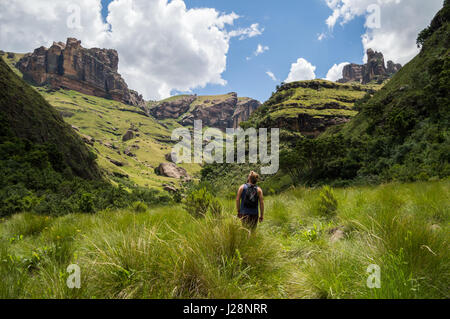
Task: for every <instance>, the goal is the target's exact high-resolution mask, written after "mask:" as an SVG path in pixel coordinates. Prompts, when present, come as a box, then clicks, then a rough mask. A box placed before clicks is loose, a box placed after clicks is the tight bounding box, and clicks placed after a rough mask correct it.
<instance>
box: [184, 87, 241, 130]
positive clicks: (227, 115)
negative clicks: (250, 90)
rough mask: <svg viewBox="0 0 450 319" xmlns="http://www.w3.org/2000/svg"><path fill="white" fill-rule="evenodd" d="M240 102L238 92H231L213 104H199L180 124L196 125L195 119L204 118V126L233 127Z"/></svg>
mask: <svg viewBox="0 0 450 319" xmlns="http://www.w3.org/2000/svg"><path fill="white" fill-rule="evenodd" d="M237 103H238V97H237V94H236V93H230V94H228V96H227V97H225V98H224V99H221V100H220V101H218V102H217V103H213V104H212V105H211V106H209V105H208V106H204V105H202V104H199V105H197V106H196V107H195V108H194V110H192V112H191V114H189V115H188V116H186V117H184V118H183V119H182V120H181V122H180V124H182V125H185V126H189V125H194V120H202V121H203V125H204V126H209V127H214V128H221V129H226V128H228V127H233V125H232V121H233V114H234V111H235V109H236V105H237Z"/></svg>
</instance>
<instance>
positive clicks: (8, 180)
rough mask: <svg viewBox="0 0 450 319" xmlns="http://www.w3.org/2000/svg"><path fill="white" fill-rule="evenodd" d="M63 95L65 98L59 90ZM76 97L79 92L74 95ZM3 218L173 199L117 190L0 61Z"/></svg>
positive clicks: (61, 123) (152, 191)
mask: <svg viewBox="0 0 450 319" xmlns="http://www.w3.org/2000/svg"><path fill="white" fill-rule="evenodd" d="M59 94H64V93H63V92H60V93H59ZM74 95H75V94H74ZM0 123H1V126H0V216H1V217H3V216H9V215H11V214H14V213H19V212H24V211H25V212H34V213H37V214H45V215H64V214H69V213H75V212H84V213H93V212H96V211H98V210H103V209H106V208H112V207H114V208H119V207H128V206H129V205H130V204H131V203H132V202H134V201H143V202H145V203H147V204H150V205H156V204H157V203H158V204H164V203H167V202H169V201H171V200H172V199H171V197H170V196H168V195H167V194H165V195H162V194H160V192H159V191H158V190H155V189H142V188H138V187H134V185H128V186H129V189H128V190H125V189H124V188H123V187H120V186H119V187H116V186H113V185H112V184H111V183H108V182H107V181H106V180H105V179H103V178H102V174H101V172H100V169H99V167H98V166H97V164H96V161H95V160H96V158H97V155H96V154H94V153H93V152H92V151H91V150H89V149H88V147H87V146H86V145H85V144H84V143H83V141H82V140H81V138H80V137H79V136H78V135H77V134H76V133H75V132H74V131H73V130H72V128H70V126H69V125H67V124H66V123H65V122H64V121H63V119H62V117H61V116H60V114H58V112H56V111H55V110H54V109H53V107H52V106H51V105H49V104H48V103H47V102H46V101H45V100H44V99H43V98H42V97H41V96H40V95H39V94H38V93H37V92H36V91H35V90H33V88H31V87H30V86H28V85H27V84H26V83H24V82H23V81H22V80H21V79H20V78H19V77H18V76H17V75H16V74H14V73H13V72H12V71H11V69H10V68H9V67H8V66H7V65H6V64H5V62H3V60H1V59H0Z"/></svg>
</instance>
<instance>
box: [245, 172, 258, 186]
mask: <svg viewBox="0 0 450 319" xmlns="http://www.w3.org/2000/svg"><path fill="white" fill-rule="evenodd" d="M258 180H259V175H258V173H256V172H254V171H251V172H250V174H249V175H248V179H247V182H248V183H250V184H256V183H258Z"/></svg>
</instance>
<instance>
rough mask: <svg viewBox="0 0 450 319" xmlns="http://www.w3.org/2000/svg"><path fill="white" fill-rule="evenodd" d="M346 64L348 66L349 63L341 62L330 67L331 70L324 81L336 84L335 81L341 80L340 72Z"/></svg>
mask: <svg viewBox="0 0 450 319" xmlns="http://www.w3.org/2000/svg"><path fill="white" fill-rule="evenodd" d="M348 64H350V63H348V62H343V63H339V64H335V65H333V66H332V67H331V69H330V70H329V71H328V73H327V77H326V78H325V79H326V80H328V81H333V82H336V81H337V80H340V79H342V70H343V69H344V67H345V66H346V65H348Z"/></svg>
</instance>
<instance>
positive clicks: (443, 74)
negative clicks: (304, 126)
mask: <svg viewBox="0 0 450 319" xmlns="http://www.w3.org/2000/svg"><path fill="white" fill-rule="evenodd" d="M449 19H450V3H449V2H448V1H446V2H445V6H444V8H443V9H442V10H441V11H440V12H439V13H438V14H437V15H436V17H435V18H434V20H433V22H432V23H431V25H430V27H429V28H427V29H426V30H424V31H423V32H422V33H421V34H420V35H419V38H418V43H419V44H423V46H422V50H421V52H420V54H418V55H417V56H416V57H415V58H414V59H413V60H412V61H411V62H409V63H408V64H407V65H405V66H404V67H403V68H402V69H401V70H400V71H399V72H398V73H397V74H396V75H394V77H393V78H392V79H391V80H390V81H389V82H388V83H387V84H386V85H385V86H384V87H383V88H382V89H381V90H379V91H378V92H376V93H375V94H373V96H372V97H370V96H365V97H364V99H363V100H361V101H359V102H358V103H357V107H358V109H359V110H360V112H359V113H358V115H356V116H355V117H354V118H353V119H352V121H350V122H349V123H348V124H346V125H343V126H338V127H334V128H331V129H329V130H328V131H327V132H326V133H325V134H323V135H321V136H320V137H319V138H318V139H316V140H308V139H297V140H295V141H291V142H290V143H289V144H288V145H287V147H286V148H285V149H284V151H283V152H282V159H281V167H283V168H284V172H285V173H289V175H290V176H291V178H292V180H293V182H294V183H304V184H317V183H319V184H320V183H334V184H337V185H340V184H347V183H349V182H350V181H352V182H363V183H367V182H375V183H379V182H383V181H391V180H398V181H417V180H429V179H439V178H444V177H446V176H448V175H450V165H449V160H450V108H449V105H450V98H449V92H450V72H449V69H450V41H449V39H450V24H449Z"/></svg>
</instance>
